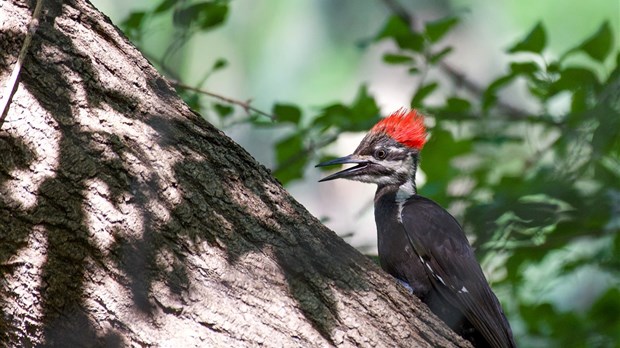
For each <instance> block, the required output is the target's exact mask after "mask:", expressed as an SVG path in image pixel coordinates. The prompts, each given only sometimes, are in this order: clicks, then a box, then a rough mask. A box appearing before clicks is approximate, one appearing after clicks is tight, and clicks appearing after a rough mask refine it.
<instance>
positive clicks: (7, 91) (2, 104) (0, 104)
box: [0, 0, 43, 127]
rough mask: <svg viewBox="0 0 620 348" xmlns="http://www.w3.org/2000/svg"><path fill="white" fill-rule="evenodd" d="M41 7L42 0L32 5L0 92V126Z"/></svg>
mask: <svg viewBox="0 0 620 348" xmlns="http://www.w3.org/2000/svg"><path fill="white" fill-rule="evenodd" d="M42 7H43V0H37V4H36V6H35V7H34V11H33V12H32V18H30V23H29V24H28V31H27V32H26V37H25V38H24V43H23V44H22V48H21V50H20V51H19V56H17V62H16V63H15V66H14V67H13V72H11V77H10V78H9V80H8V81H7V83H6V87H5V88H4V93H2V100H0V127H2V124H3V123H4V119H5V118H6V115H7V114H8V112H9V104H10V103H11V99H13V94H15V91H16V90H17V81H18V80H19V73H20V72H21V70H22V65H23V64H24V60H25V59H26V54H27V53H28V48H30V42H32V37H33V36H34V34H35V33H36V32H37V29H38V28H39V17H41V8H42Z"/></svg>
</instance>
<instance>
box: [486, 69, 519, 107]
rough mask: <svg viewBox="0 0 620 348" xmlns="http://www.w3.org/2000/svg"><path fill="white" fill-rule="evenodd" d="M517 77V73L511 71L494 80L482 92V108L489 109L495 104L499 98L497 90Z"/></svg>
mask: <svg viewBox="0 0 620 348" xmlns="http://www.w3.org/2000/svg"><path fill="white" fill-rule="evenodd" d="M515 77H516V75H515V74H513V73H511V74H508V75H505V76H502V77H500V78H498V79H496V80H495V81H493V82H492V83H491V84H490V85H489V87H487V89H486V90H485V91H484V93H483V94H482V109H483V110H488V109H489V108H491V107H492V106H493V105H495V101H496V100H497V92H498V91H499V90H500V89H501V88H502V87H504V86H505V85H507V84H509V83H510V82H512V80H514V78H515Z"/></svg>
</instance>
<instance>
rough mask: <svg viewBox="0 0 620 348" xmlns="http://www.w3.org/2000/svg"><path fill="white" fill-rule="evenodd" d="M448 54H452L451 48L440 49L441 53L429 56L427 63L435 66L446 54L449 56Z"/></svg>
mask: <svg viewBox="0 0 620 348" xmlns="http://www.w3.org/2000/svg"><path fill="white" fill-rule="evenodd" d="M450 52H452V47H450V46H449V47H445V48H444V49H442V50H441V51H439V52H437V53H434V54H433V55H431V57H430V59H429V61H428V62H429V63H430V64H433V65H434V64H437V63H438V62H439V61H440V60H442V59H443V58H444V57H445V56H447V55H448V54H450Z"/></svg>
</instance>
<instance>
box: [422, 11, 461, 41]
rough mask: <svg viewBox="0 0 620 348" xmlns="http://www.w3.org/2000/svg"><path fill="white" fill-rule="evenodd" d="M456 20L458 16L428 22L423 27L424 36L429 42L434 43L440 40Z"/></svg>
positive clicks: (457, 20)
mask: <svg viewBox="0 0 620 348" xmlns="http://www.w3.org/2000/svg"><path fill="white" fill-rule="evenodd" d="M458 22H459V19H458V17H446V18H442V19H439V20H437V21H433V22H428V23H426V26H425V29H424V31H425V33H426V37H427V38H428V40H429V41H430V42H432V43H435V42H437V41H439V40H441V38H443V37H444V36H445V35H446V33H447V32H448V31H450V29H452V27H454V26H455V25H456V24H457V23H458Z"/></svg>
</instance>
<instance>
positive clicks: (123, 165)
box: [0, 1, 368, 347]
mask: <svg viewBox="0 0 620 348" xmlns="http://www.w3.org/2000/svg"><path fill="white" fill-rule="evenodd" d="M67 3H69V4H72V5H75V4H74V3H73V2H71V1H69V2H67ZM45 6H46V8H45V10H44V12H45V13H46V15H45V18H43V19H42V21H41V27H40V29H39V32H38V34H37V35H36V36H35V38H34V41H33V44H32V47H31V49H30V52H32V54H31V55H30V56H29V58H28V59H27V60H26V64H25V68H24V71H23V72H22V76H21V83H22V87H21V88H25V89H27V91H28V92H29V93H30V94H32V95H33V96H34V97H35V98H36V100H37V101H38V103H40V105H42V106H43V107H44V108H45V110H46V111H47V112H49V113H50V114H51V115H52V116H53V119H54V120H55V122H57V124H58V129H57V131H58V139H57V141H58V144H59V146H58V148H59V149H60V153H59V157H58V158H59V162H58V164H57V166H56V168H55V170H56V172H55V175H53V176H51V177H49V178H47V179H46V180H45V182H43V183H42V184H41V185H40V186H39V189H38V191H37V192H33V194H34V195H35V196H36V197H37V202H36V205H34V206H33V207H32V208H29V209H25V210H24V209H19V208H18V207H17V205H19V202H17V201H14V200H12V199H11V198H10V197H2V198H0V214H1V215H3V217H2V219H3V221H15V223H14V224H13V225H11V226H3V227H1V229H2V231H1V232H2V233H1V234H0V264H1V265H2V266H0V272H1V274H2V278H3V279H4V278H5V277H9V276H10V275H11V273H12V268H11V267H10V260H11V259H12V257H14V256H15V255H17V254H18V252H19V251H20V249H21V248H23V247H25V245H26V241H27V240H28V237H29V233H31V231H32V230H33V228H34V227H35V226H39V227H42V228H44V230H45V231H46V237H47V247H46V248H47V249H46V250H45V255H46V259H45V261H44V264H43V268H42V276H41V277H42V282H41V286H40V288H39V291H40V294H41V301H42V302H41V304H40V307H41V308H42V315H43V320H42V322H43V325H44V329H43V330H42V331H43V335H44V337H43V338H42V341H43V342H45V343H46V345H48V346H63V345H64V346H76V345H80V346H83V345H86V346H92V345H102V344H103V345H105V346H111V347H114V346H118V347H120V346H122V343H123V342H122V339H121V338H120V336H119V335H118V334H116V333H115V332H114V331H108V332H106V333H104V334H103V335H102V334H101V329H100V328H99V327H98V323H95V322H93V321H92V320H91V317H89V308H88V304H87V303H86V302H85V301H86V300H87V299H88V295H89V294H88V289H87V288H86V283H87V282H88V281H90V280H91V278H92V277H96V275H95V274H92V273H93V272H95V271H101V270H100V269H98V268H97V267H93V266H89V265H93V264H94V265H98V266H99V267H102V268H103V269H105V267H106V266H105V265H107V264H109V263H112V264H114V265H115V267H117V268H118V269H120V270H122V273H123V274H124V275H125V277H123V278H121V279H118V281H119V282H120V283H122V284H123V285H126V286H127V287H128V288H129V289H130V291H131V294H132V297H133V301H134V303H135V306H136V308H138V309H139V310H140V311H142V312H143V313H145V314H147V315H149V314H150V313H151V312H152V311H153V309H154V306H156V305H157V301H156V300H155V299H154V298H153V296H152V285H153V282H154V281H155V280H161V281H163V282H164V283H165V284H166V285H167V286H168V287H169V290H170V291H171V292H172V293H176V294H181V293H184V292H186V291H189V290H188V289H189V279H188V270H187V268H186V262H185V258H186V256H187V250H185V248H184V245H183V242H182V241H181V240H182V239H184V238H185V237H186V239H187V240H190V241H195V242H196V243H199V242H201V241H206V242H207V243H208V245H209V246H212V247H218V248H221V249H222V250H225V251H226V253H227V255H228V262H230V263H231V264H235V262H237V260H239V259H240V258H241V257H243V255H245V254H246V253H250V252H251V253H265V254H266V255H267V254H269V255H275V259H274V261H275V262H276V263H277V264H278V265H279V267H280V269H281V271H282V272H283V273H284V277H285V279H286V281H287V283H288V288H289V291H290V294H291V296H292V297H293V298H295V300H296V301H297V303H298V307H299V309H300V310H301V312H303V314H304V315H305V316H306V318H307V319H308V320H309V321H310V322H311V323H312V324H313V326H314V327H315V328H316V330H317V331H319V332H320V333H321V335H322V336H323V337H324V338H325V339H327V340H328V341H331V340H332V338H331V333H332V329H333V328H334V326H335V325H336V322H337V321H338V320H339V315H338V310H337V308H336V306H335V303H336V299H335V298H334V294H333V292H332V290H331V289H330V286H331V285H332V284H335V285H336V286H337V287H340V288H342V289H345V290H347V291H364V290H366V289H367V287H368V285H367V283H366V281H365V280H364V279H363V278H361V277H359V276H357V274H363V272H355V273H352V272H350V267H356V266H354V265H355V264H356V262H359V260H360V257H359V256H358V254H356V253H355V252H354V251H353V249H352V248H350V247H349V246H347V245H346V244H345V243H344V242H343V241H341V240H339V239H337V238H334V237H333V236H332V235H330V234H328V233H322V234H320V235H316V234H313V233H312V231H316V230H317V226H319V225H318V223H317V222H316V221H315V220H312V221H310V220H308V221H300V215H299V214H297V215H296V216H294V217H293V216H291V214H292V213H296V212H300V211H304V210H303V208H302V207H301V206H299V204H298V203H296V202H294V201H293V200H292V199H291V198H290V197H284V198H283V197H282V196H281V195H280V193H279V192H271V191H273V190H274V189H277V185H276V184H275V183H274V182H273V181H271V180H270V179H268V178H269V174H268V172H267V171H266V170H265V169H264V168H262V167H260V166H257V164H256V163H255V161H254V160H253V159H252V158H251V157H250V156H249V155H248V154H247V153H246V152H245V151H244V150H242V149H240V148H238V146H237V145H235V144H233V143H232V141H230V140H229V139H227V138H225V137H224V136H223V135H222V134H220V133H219V132H218V131H217V130H215V129H214V128H212V127H211V126H210V125H208V124H206V122H205V121H204V120H202V119H199V117H198V116H196V117H195V118H194V119H189V118H187V119H185V120H184V121H180V120H178V119H177V120H172V119H171V118H170V117H166V116H160V115H148V116H147V117H146V118H147V120H146V123H147V124H149V125H150V126H151V127H152V129H154V130H155V131H156V132H157V134H158V137H159V138H160V139H159V141H158V143H159V145H160V146H162V147H163V148H173V149H180V150H181V153H185V154H187V153H189V152H194V153H198V154H200V156H202V159H191V158H190V157H189V156H187V158H184V159H183V160H181V161H179V162H177V164H176V165H175V166H174V175H175V177H174V182H172V183H170V182H162V180H163V179H162V178H161V177H160V176H158V175H157V172H156V170H155V169H154V168H150V169H151V170H150V171H149V172H145V173H142V174H143V175H144V176H143V177H138V176H136V175H133V174H131V172H130V170H129V169H128V167H129V164H128V163H127V159H128V158H138V159H144V158H145V156H148V154H146V153H143V152H142V151H141V150H140V147H138V146H131V145H132V144H131V141H134V140H132V139H126V138H122V137H121V136H119V135H116V134H109V133H104V132H90V131H85V130H84V129H83V128H82V127H81V125H80V124H79V121H78V120H77V118H76V115H75V114H74V113H75V112H76V110H80V109H84V108H85V110H86V111H88V109H91V108H96V107H101V106H102V105H107V106H109V107H111V108H112V109H114V110H115V111H116V112H118V113H121V114H123V115H125V116H126V117H136V118H140V119H141V120H144V118H145V115H140V114H139V112H137V111H136V110H137V109H139V106H140V103H142V102H143V101H141V100H139V99H138V98H137V97H135V96H132V95H129V94H127V93H124V92H123V91H120V90H115V89H108V88H107V87H106V83H105V82H104V81H100V79H99V76H98V74H97V70H96V69H95V68H94V67H93V66H92V60H91V59H92V58H91V57H88V56H87V55H85V53H83V52H81V51H80V49H79V48H78V47H76V46H75V45H74V43H73V42H72V40H71V38H70V37H68V36H66V35H65V34H64V33H63V32H61V31H59V30H57V29H56V27H55V26H54V21H55V19H56V16H59V15H61V12H62V8H61V7H60V4H59V3H55V2H46V4H45ZM77 7H78V8H79V6H77ZM82 20H85V21H88V20H90V19H89V18H82ZM89 24H90V25H91V26H93V30H94V31H96V32H99V33H105V29H103V28H99V29H98V28H97V26H98V24H97V22H96V21H95V20H91V21H90V23H89ZM20 35H21V34H18V33H16V32H12V33H11V32H5V33H2V34H1V36H0V41H2V40H4V39H7V41H6V42H9V41H11V42H12V44H11V49H6V50H2V51H1V53H0V54H1V55H2V57H1V58H2V60H3V61H4V62H6V63H5V64H3V65H4V66H5V67H6V66H8V65H9V61H10V59H9V56H8V55H9V54H13V55H14V54H15V52H17V51H18V49H19V44H20V41H21V40H20V39H17V38H18V37H19V36H20ZM9 38H10V40H9ZM59 52H62V54H60V53H59ZM67 69H70V70H74V71H79V75H80V76H81V77H82V79H81V81H79V82H76V81H75V80H68V75H67V74H66V73H65V71H66V70H67ZM120 73H122V72H119V74H120ZM76 83H79V85H76ZM149 86H150V87H151V88H152V90H153V91H154V92H155V94H156V95H157V96H159V98H160V102H162V103H166V101H168V100H173V99H176V98H177V97H176V93H175V92H174V91H173V90H171V89H170V88H169V87H168V85H167V84H166V83H165V81H164V80H162V79H161V78H159V77H153V78H152V79H151V81H150V83H149ZM77 90H84V91H85V93H86V100H87V103H88V105H87V106H84V105H78V104H79V97H77V96H76V91H77ZM76 101H78V104H76ZM24 117H28V116H27V115H26V116H24ZM197 129H199V131H198V132H197V131H196V130H197ZM37 141H38V142H39V143H40V144H41V146H45V143H46V139H37ZM138 141H139V139H138ZM101 144H105V146H106V147H107V149H111V151H112V152H113V153H114V154H115V156H114V158H115V159H114V160H110V159H106V158H109V156H108V157H106V158H103V156H102V150H101V146H100V145H101ZM0 159H1V160H2V163H0V187H1V186H3V185H4V184H5V182H6V181H7V180H9V179H10V175H11V173H12V172H13V171H14V170H15V169H24V170H27V168H28V167H29V166H30V165H31V164H32V163H33V162H34V161H35V160H36V158H35V156H34V155H33V151H32V149H29V148H28V146H27V145H24V143H23V142H22V140H21V139H18V138H14V137H11V136H9V135H7V133H5V132H3V131H2V130H0ZM92 180H99V181H101V182H103V183H104V184H105V185H107V187H108V188H109V193H107V197H106V198H107V201H108V202H111V203H112V204H113V205H114V207H115V208H117V209H122V207H121V205H120V204H118V202H122V201H124V200H125V201H126V199H130V200H131V203H133V204H135V205H137V206H139V207H140V214H141V216H140V218H139V220H140V221H142V222H143V231H142V232H143V233H142V235H141V237H135V236H132V235H130V234H127V233H126V231H125V230H123V229H122V228H110V230H109V233H110V235H111V236H112V238H113V239H114V242H113V243H112V246H111V247H109V249H106V250H102V249H101V248H100V246H99V245H98V244H97V243H95V242H94V241H93V236H92V235H91V232H90V229H89V224H90V223H91V222H89V221H88V219H87V217H86V213H85V211H84V209H85V208H84V206H85V204H86V203H87V201H86V199H85V197H84V195H85V192H86V191H87V190H88V185H87V182H89V181H92ZM167 185H178V187H179V188H180V190H181V191H182V192H184V193H185V194H184V195H183V197H182V198H181V203H180V204H177V205H175V206H171V205H169V204H167V203H166V201H165V200H159V195H160V194H162V187H165V186H167ZM240 188H243V190H247V191H246V194H247V193H249V192H251V193H252V194H254V195H255V196H256V197H259V198H260V200H261V201H262V202H263V203H264V208H265V209H267V210H269V211H270V212H271V213H268V214H262V213H261V214H262V215H261V214H257V212H256V211H255V210H254V209H253V207H249V206H247V205H244V204H242V203H241V202H242V200H240V198H239V197H241V196H242V195H243V194H244V193H243V192H241V191H240ZM126 197H129V198H126ZM233 197H236V198H233ZM282 199H285V200H286V201H285V202H284V203H285V204H286V205H288V208H282V206H281V205H282V201H281V200H282ZM153 200H156V201H160V202H162V204H163V205H165V208H166V209H168V210H169V212H170V219H169V220H168V221H161V219H159V218H157V217H155V216H153V214H152V208H153V207H151V206H149V202H152V201H153ZM222 217H225V218H226V220H228V221H233V222H235V225H234V229H233V230H232V231H228V232H230V233H225V232H226V231H225V230H224V228H223V227H222V225H221V223H220V222H221V219H222ZM267 249H269V250H271V251H272V253H271V252H269V253H268V252H266V251H265V250H267ZM162 251H167V252H169V253H168V254H169V255H173V256H174V260H173V261H172V262H171V264H172V267H168V268H164V267H162V266H161V265H159V264H158V262H157V259H156V255H160V254H161V253H162ZM1 289H4V286H3V287H2V288H1ZM0 294H1V295H2V299H0V300H2V301H4V298H5V297H6V296H8V295H9V294H8V293H0ZM3 308H4V306H2V302H0V311H2V310H3ZM164 310H165V308H164ZM0 314H1V315H2V318H1V319H0V340H2V341H5V340H6V341H11V342H15V340H16V337H14V336H13V331H14V330H13V327H12V322H13V319H14V318H12V317H11V315H10V314H9V313H5V312H4V311H3V312H0ZM24 342H25V341H24Z"/></svg>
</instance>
